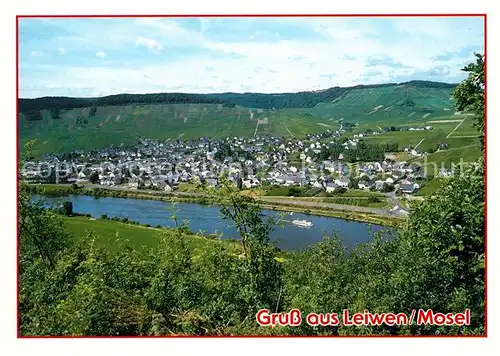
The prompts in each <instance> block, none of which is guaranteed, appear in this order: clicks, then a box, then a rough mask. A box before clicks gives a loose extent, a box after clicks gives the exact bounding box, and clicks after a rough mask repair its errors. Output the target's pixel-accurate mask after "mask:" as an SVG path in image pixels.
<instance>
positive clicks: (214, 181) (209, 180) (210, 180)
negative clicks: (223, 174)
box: [206, 178, 218, 187]
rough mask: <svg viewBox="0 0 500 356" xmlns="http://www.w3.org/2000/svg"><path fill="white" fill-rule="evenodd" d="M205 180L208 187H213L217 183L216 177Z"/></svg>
mask: <svg viewBox="0 0 500 356" xmlns="http://www.w3.org/2000/svg"><path fill="white" fill-rule="evenodd" d="M206 182H207V185H208V186H209V187H215V186H217V184H218V181H217V178H207V179H206Z"/></svg>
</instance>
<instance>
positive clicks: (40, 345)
mask: <svg viewBox="0 0 500 356" xmlns="http://www.w3.org/2000/svg"><path fill="white" fill-rule="evenodd" d="M327 3H331V1H330V2H322V1H317V0H307V1H305V2H291V1H273V2H271V1H269V0H252V1H248V2H244V1H229V0H226V1H221V0H212V1H204V2H203V1H198V2H194V1H188V0H183V1H178V2H177V1H169V2H163V1H161V2H160V1H158V2H153V1H149V0H141V1H140V2H128V1H123V0H121V1H119V0H106V1H102V0H87V1H84V2H78V3H74V5H73V2H67V1H65V2H58V1H54V0H50V1H49V0H45V1H34V0H31V1H23V2H22V3H21V2H20V1H17V2H15V3H13V2H3V5H4V6H3V9H2V11H1V12H0V28H1V29H2V31H1V32H0V33H1V34H2V37H1V38H2V40H1V42H0V44H1V45H2V46H1V48H2V51H1V53H2V55H0V73H1V74H0V78H2V85H1V86H0V91H1V95H0V101H1V104H2V105H1V106H0V107H1V108H2V113H3V115H2V117H1V119H0V122H1V125H2V126H1V130H0V132H1V135H2V141H1V142H2V148H3V157H2V158H3V159H2V162H3V163H4V164H3V169H4V171H3V172H1V174H0V179H1V185H0V186H1V187H2V189H3V190H2V193H3V194H2V199H1V200H2V203H3V205H2V209H1V214H0V218H1V224H0V226H1V227H2V234H0V236H1V238H2V239H3V241H2V248H1V249H0V263H1V267H2V269H1V271H2V272H1V273H0V276H1V282H0V283H1V284H0V285H1V286H2V291H1V293H0V298H1V300H0V306H1V308H2V309H1V312H0V315H1V316H2V320H1V328H0V337H1V338H2V340H1V341H0V345H1V346H0V347H1V350H2V351H4V350H5V351H6V353H3V352H2V354H5V355H11V354H12V355H13V354H32V355H33V354H36V355H45V354H47V355H51V356H53V355H58V354H61V355H68V354H71V355H85V356H88V355H89V354H101V353H102V354H108V355H109V354H133V355H138V354H141V353H145V352H147V353H151V352H157V353H162V354H165V353H168V354H178V353H179V354H183V355H189V354H196V355H200V354H206V353H207V352H209V353H214V354H217V355H222V354H235V353H237V354H240V353H247V352H253V353H256V352H262V353H264V354H271V353H276V354H278V353H279V354H287V353H290V352H292V353H294V354H295V353H297V354H299V353H300V354H311V353H312V352H322V351H325V352H328V353H351V352H352V353H354V354H361V353H366V354H372V353H379V352H380V353H384V354H385V353H388V354H393V353H395V352H397V353H398V354H406V355H412V354H415V355H421V354H424V353H432V354H434V353H442V354H468V355H471V354H472V355H480V354H481V355H482V354H489V352H488V351H492V350H494V347H493V346H494V343H495V341H496V339H497V336H498V330H499V329H498V322H497V319H498V316H499V314H498V308H497V305H496V304H494V303H495V301H497V300H499V298H498V283H496V282H495V280H498V273H497V272H498V262H497V261H496V259H495V257H496V256H495V255H496V252H497V250H498V242H497V241H498V234H497V233H496V232H497V231H498V221H499V219H497V218H496V217H497V216H498V213H499V212H500V211H499V210H498V202H499V201H500V200H499V198H500V197H499V195H498V194H499V189H498V186H499V185H498V184H495V183H496V180H498V179H499V178H498V177H500V175H499V174H498V173H499V171H498V169H497V165H498V163H500V162H498V160H497V157H498V155H497V154H496V152H499V148H500V147H499V145H500V140H499V139H498V136H497V134H498V133H500V127H499V125H500V123H499V120H500V118H499V117H498V115H495V114H496V113H499V110H498V102H499V100H498V99H497V98H498V97H499V96H500V95H499V94H500V93H499V91H498V90H497V89H498V84H497V83H498V80H499V78H498V75H497V74H498V70H497V68H498V67H497V66H498V63H500V58H498V52H497V47H496V46H495V39H494V38H495V37H496V36H495V32H494V25H493V24H498V20H499V16H497V14H496V13H495V12H494V8H493V5H492V4H493V3H494V2H487V1H477V0H476V1H469V2H464V1H457V0H454V1H451V0H446V1H439V2H438V1H435V0H420V1H418V2H411V3H409V2H406V1H382V0H377V1H363V2H361V1H358V2H357V3H353V2H350V1H344V2H342V3H340V4H336V5H335V6H332V5H327ZM7 4H8V5H9V6H10V7H7ZM127 13H128V14H159V13H162V14H168V13H170V14H172V13H175V14H220V13H230V14H235V13H251V14H258V13H309V14H311V13H363V14H368V13H487V14H488V38H489V41H488V59H487V61H488V63H489V66H488V98H489V101H488V117H489V122H488V157H489V160H488V177H489V183H488V193H489V194H488V201H489V204H488V211H489V214H488V216H489V219H488V231H489V234H488V275H489V278H488V282H489V283H488V292H489V293H488V294H489V295H488V300H489V305H488V321H489V322H488V335H489V337H488V338H487V339H484V338H483V339H456V338H447V339H440V338H437V339H436V338H435V339H428V338H425V339H420V338H414V339H407V338H399V339H396V338H390V339H388V338H369V339H357V338H356V339H353V338H344V339H342V338H329V339H324V338H321V339H318V338H307V339H303V338H294V339H291V338H285V339H283V338H277V339H269V338H266V339H255V338H244V339H240V338H237V339H227V338H224V339H116V340H109V339H36V340H29V339H16V276H15V273H16V269H15V265H16V256H15V251H16V244H15V239H16V220H15V219H16V215H15V208H14V207H15V202H16V191H15V147H16V135H15V132H16V127H15V125H16V119H15V118H16V114H15V99H16V95H15V68H16V67H15V52H14V51H15V48H16V45H15V15H16V14H23V15H26V14H127ZM492 38H493V40H492ZM496 41H498V39H497V40H496Z"/></svg>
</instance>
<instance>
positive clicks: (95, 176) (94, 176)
mask: <svg viewBox="0 0 500 356" xmlns="http://www.w3.org/2000/svg"><path fill="white" fill-rule="evenodd" d="M89 182H90V183H92V184H97V183H99V173H98V172H97V171H93V172H92V173H91V174H90V177H89Z"/></svg>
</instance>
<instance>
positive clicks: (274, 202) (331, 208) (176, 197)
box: [27, 184, 406, 227]
mask: <svg viewBox="0 0 500 356" xmlns="http://www.w3.org/2000/svg"><path fill="white" fill-rule="evenodd" d="M27 187H28V190H29V191H30V192H31V193H35V194H40V195H46V196H51V197H57V196H67V195H70V194H72V195H88V196H95V197H115V198H133V199H148V200H159V201H164V202H182V203H196V204H203V205H213V204H216V199H215V198H213V197H211V196H209V195H208V194H203V193H188V192H172V193H170V192H159V191H148V190H140V191H138V190H129V189H123V188H118V187H101V186H92V187H78V188H74V186H71V185H69V184H36V185H35V184H30V185H27ZM255 198H256V200H257V201H258V202H259V203H260V204H261V205H262V208H265V209H269V210H277V211H289V212H300V213H304V214H309V215H317V216H325V217H332V218H339V219H344V220H353V221H358V222H364V223H369V224H377V225H383V226H389V227H402V226H404V224H405V221H406V219H404V218H401V217H397V216H394V214H391V212H390V211H388V210H383V209H375V208H365V207H359V206H351V205H340V204H332V203H325V202H320V201H318V202H315V201H299V200H297V199H294V198H285V197H270V196H266V197H255Z"/></svg>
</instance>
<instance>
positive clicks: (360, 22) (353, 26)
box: [19, 17, 484, 97]
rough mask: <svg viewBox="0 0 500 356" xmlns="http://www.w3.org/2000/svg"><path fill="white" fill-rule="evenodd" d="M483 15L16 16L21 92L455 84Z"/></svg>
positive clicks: (478, 38)
mask: <svg viewBox="0 0 500 356" xmlns="http://www.w3.org/2000/svg"><path fill="white" fill-rule="evenodd" d="M483 32H484V29H483V19H482V18H435V17H433V18H326V17H321V18H177V19H173V18H122V19H20V21H19V41H20V44H19V50H20V53H19V55H20V96H21V97H40V96H59V95H64V96H81V97H84V96H100V95H109V94H117V93H149V92H170V91H176V92H191V93H209V92H227V91H232V92H249V91H251V92H263V93H274V92H290V91H301V90H317V89H324V88H328V87H332V86H351V85H358V84H377V83H387V82H402V81H407V80H411V79H421V80H433V81H444V82H458V81H460V80H462V79H463V78H464V74H463V73H462V72H461V71H460V69H461V68H462V67H463V66H464V64H466V63H467V62H470V61H471V60H473V52H481V53H482V52H483V51H484V49H483V42H484V41H483V36H484V33H483Z"/></svg>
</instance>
